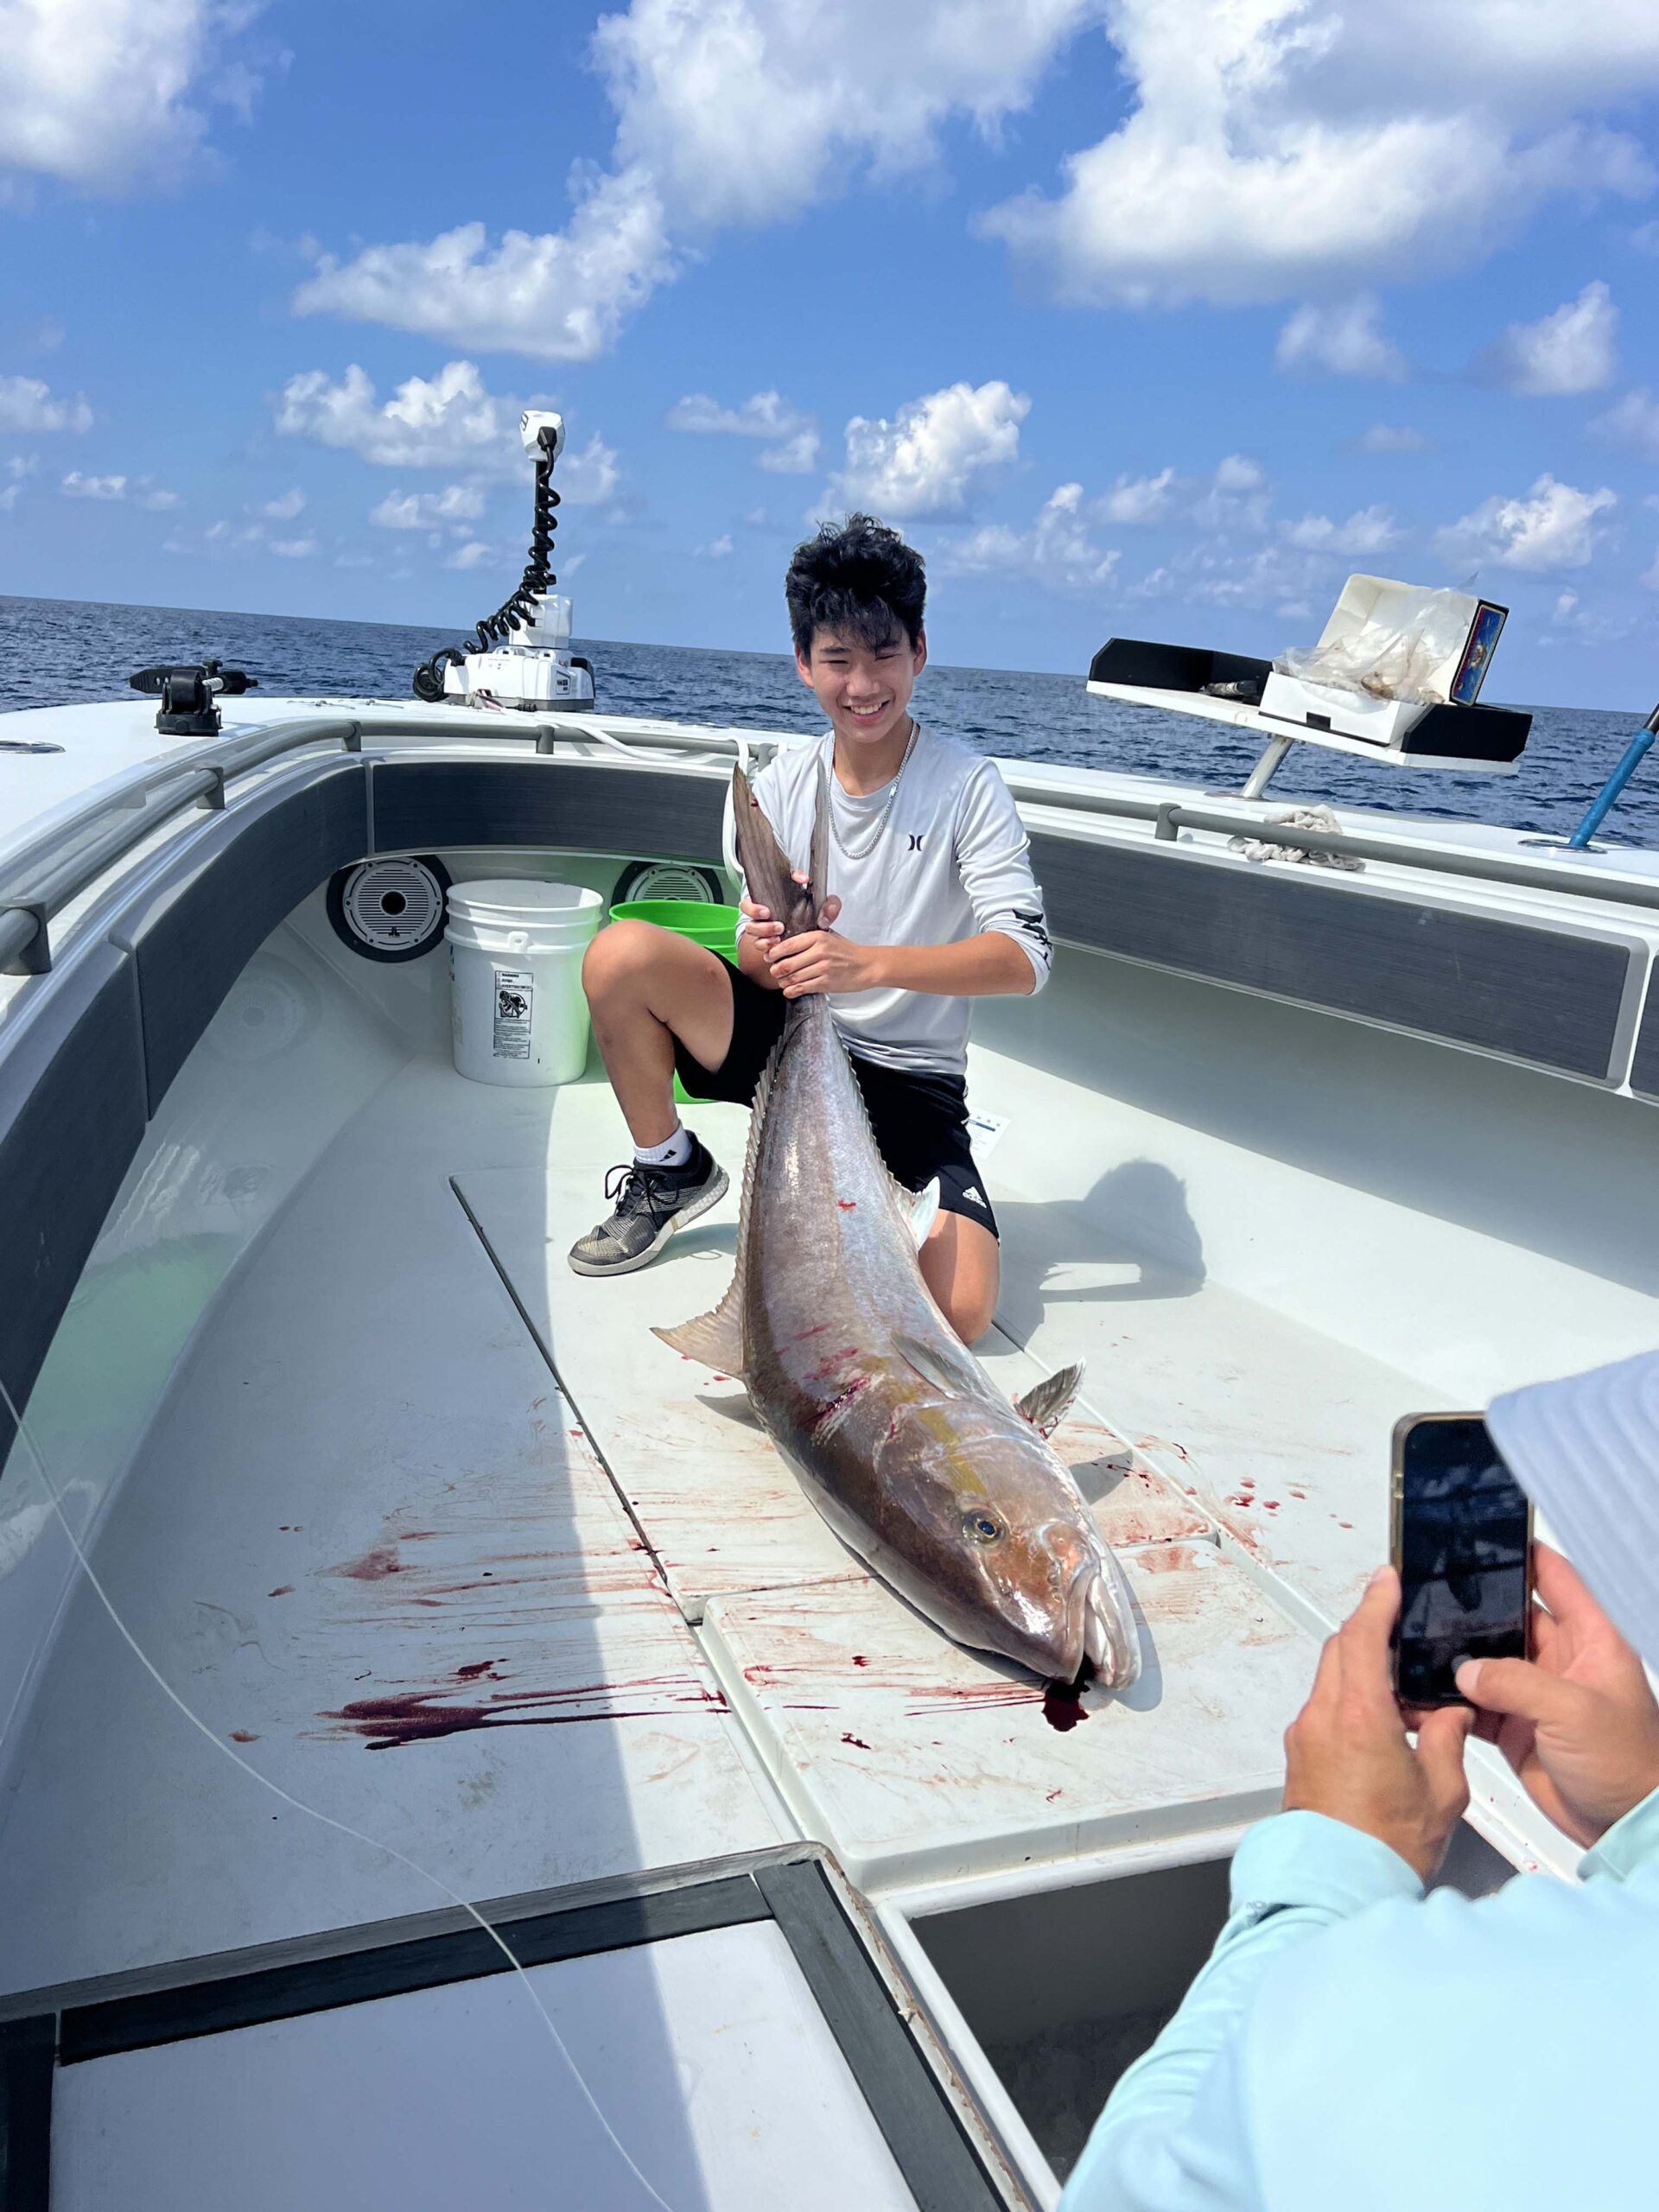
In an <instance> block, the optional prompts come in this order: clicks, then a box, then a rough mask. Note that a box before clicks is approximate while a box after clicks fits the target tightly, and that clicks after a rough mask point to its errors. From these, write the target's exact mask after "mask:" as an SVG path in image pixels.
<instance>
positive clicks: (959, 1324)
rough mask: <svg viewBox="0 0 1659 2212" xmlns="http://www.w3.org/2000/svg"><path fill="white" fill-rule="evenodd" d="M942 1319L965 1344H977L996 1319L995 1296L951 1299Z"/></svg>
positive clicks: (970, 1295) (980, 1295) (979, 1295)
mask: <svg viewBox="0 0 1659 2212" xmlns="http://www.w3.org/2000/svg"><path fill="white" fill-rule="evenodd" d="M944 1318H945V1319H946V1320H947V1321H949V1323H950V1325H951V1327H952V1328H953V1329H954V1330H955V1331H956V1332H957V1335H958V1336H959V1337H960V1338H962V1341H963V1344H977V1343H978V1342H979V1339H980V1338H982V1336H983V1335H984V1333H985V1332H986V1330H987V1329H988V1328H989V1327H990V1325H991V1323H992V1321H993V1320H994V1319H995V1318H996V1299H995V1294H993V1295H991V1296H986V1295H985V1294H983V1293H981V1294H978V1295H977V1296H976V1295H973V1294H969V1296H967V1297H962V1296H957V1297H953V1298H952V1299H951V1300H950V1303H949V1304H948V1305H947V1306H946V1307H945V1313H944Z"/></svg>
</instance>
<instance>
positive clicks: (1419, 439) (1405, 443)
mask: <svg viewBox="0 0 1659 2212" xmlns="http://www.w3.org/2000/svg"><path fill="white" fill-rule="evenodd" d="M1433 450H1434V441H1433V438H1431V437H1430V436H1429V435H1428V434H1427V431H1426V430H1414V429H1411V428H1410V427H1409V425H1408V424H1405V423H1372V425H1371V427H1370V429H1369V430H1365V431H1363V432H1362V433H1361V434H1360V435H1359V436H1358V437H1357V438H1356V439H1355V440H1354V451H1355V452H1356V453H1376V454H1413V453H1433Z"/></svg>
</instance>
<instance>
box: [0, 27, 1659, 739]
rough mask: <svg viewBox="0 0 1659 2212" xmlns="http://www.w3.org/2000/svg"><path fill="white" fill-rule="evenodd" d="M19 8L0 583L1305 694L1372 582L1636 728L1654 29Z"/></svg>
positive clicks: (1658, 114)
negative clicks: (1303, 674) (874, 612)
mask: <svg viewBox="0 0 1659 2212" xmlns="http://www.w3.org/2000/svg"><path fill="white" fill-rule="evenodd" d="M538 13H539V20H538V19H537V16H536V15H527V14H526V12H525V11H524V10H522V9H512V10H508V9H506V8H504V7H499V6H496V5H494V4H493V0H481V3H480V4H479V5H476V6H474V8H473V9H472V10H469V11H468V12H467V16H466V17H465V20H464V24H463V23H462V22H461V19H459V18H458V17H457V16H456V13H455V11H454V9H453V8H442V9H440V7H439V6H437V5H436V4H435V0H403V4H401V5H400V6H399V7H398V8H397V10H387V9H384V8H364V7H359V8H356V9H349V8H348V9H340V8H334V9H330V10H324V9H323V8H321V6H318V5H316V4H315V0H269V4H266V5H264V6H258V5H254V4H246V3H245V0H97V4H93V0H0V241H3V255H4V262H3V267H4V274H5V281H4V283H3V288H0V591H6V592H16V593H23V594H41V595H46V596H64V597H74V598H106V599H113V600H130V601H149V602H156V603H161V604H166V605H175V606H192V607H245V608H253V609H258V610H262V611H270V612H277V613H309V614H326V615H333V616H343V617H353V616H360V617H365V618H372V619H375V620H409V621H413V622H421V623H431V624H448V623H450V622H453V623H454V624H455V625H456V626H457V628H458V629H459V628H461V627H462V626H465V625H466V624H467V622H468V621H469V620H471V619H472V618H473V617H474V616H476V615H477V614H479V613H482V612H486V611H487V610H488V609H490V608H492V607H494V605H495V604H496V603H497V602H498V601H499V600H500V599H501V598H503V597H504V596H505V593H506V592H507V590H508V589H509V588H511V586H512V583H513V582H515V581H516V579H517V576H518V572H519V570H520V569H521V567H522V565H523V561H524V539H525V535H526V530H527V524H528V512H529V498H528V478H527V474H526V471H525V465H524V462H523V461H522V458H521V457H520V456H519V454H518V443H517V438H516V435H515V427H514V426H515V423H516V417H517V413H518V408H519V407H520V406H521V405H522V404H524V401H526V400H528V399H532V398H533V399H538V400H540V401H542V402H543V403H548V404H556V405H558V406H559V407H561V408H562V409H563V410H564V411H565V413H566V415H567V417H568V420H569V451H568V454H567V456H566V460H565V461H564V462H563V464H562V465H561V471H560V475H559V479H558V480H559V481H560V483H561V484H562V486H563V487H564V490H565V492H566V504H565V505H564V508H563V527H562V530H561V535H560V547H561V558H560V562H559V567H560V571H561V576H562V579H563V581H565V582H568V584H569V588H570V589H571V591H572V594H573V595H574V597H575V602H576V622H577V628H578V631H579V632H582V633H583V634H585V635H588V636H596V637H619V638H632V639H650V640H660V641H667V642H677V643H685V644H701V645H726V646H734V647H744V648H754V649H775V648H777V647H778V646H779V645H781V644H782V642H783V621H782V604H781V590H780V583H781V575H782V571H783V568H784V565H785V562H786V559H787V556H788V552H789V549H790V546H791V543H793V542H794V540H795V539H796V537H798V536H799V535H800V534H802V532H803V531H804V529H805V528H806V526H807V525H808V524H809V522H810V518H812V517H814V516H816V515H817V514H821V513H828V512H838V511H844V510H845V509H846V508H847V507H848V506H849V505H865V506H868V507H871V508H873V509H874V511H875V512H880V513H882V514H884V515H885V516H887V518H888V519H890V520H892V521H893V522H895V523H897V524H899V525H900V526H902V527H903V528H904V529H905V530H906V531H907V532H908V533H909V534H910V535H911V536H912V537H913V538H914V539H915V541H916V542H917V543H918V544H920V545H921V546H922V547H923V549H924V550H925V552H926V554H927V556H928V559H929V566H930V572H931V577H932V594H931V623H930V629H931V639H932V644H933V647H934V651H935V652H936V653H937V654H938V655H939V656H940V657H941V658H944V659H945V660H947V661H950V662H956V663H964V664H990V665H999V666H1012V667H1027V668H1051V669H1078V670H1081V668H1082V667H1083V665H1084V664H1085V662H1086V660H1087V658H1088V656H1089V655H1090V652H1092V651H1093V649H1094V648H1095V646H1096V645H1098V644H1099V643H1100V642H1101V640H1102V639H1103V638H1105V637H1106V636H1108V635H1109V634H1112V633H1114V632H1116V633H1118V634H1123V635H1131V636H1150V637H1165V638H1173V639H1184V640H1189V641H1192V642H1199V643H1214V644H1217V645H1229V646H1232V647H1236V648H1238V649H1243V650H1246V651H1255V652H1276V651H1278V650H1280V649H1281V648H1282V647H1283V646H1286V645H1297V644H1306V643H1309V642H1311V641H1312V639H1313V637H1314V636H1315V635H1316V634H1317V632H1318V630H1319V626H1320V625H1321V623H1322V622H1323V620H1324V617H1325V613H1327V612H1328V610H1329V607H1330V606H1331V604H1332V601H1333V600H1334V598H1335V596H1336V594H1337V592H1338V589H1339V588H1340V586H1341V583H1342V581H1343V579H1344V576H1345V575H1347V574H1348V573H1349V571H1350V570H1351V569H1369V570H1371V571H1373V572H1379V573H1382V574H1384V575H1399V576H1402V577H1406V578H1408V579H1409V580H1410V581H1413V582H1427V583H1442V582H1444V583H1454V584H1466V583H1469V582H1471V581H1472V582H1474V584H1475V585H1476V587H1477V588H1478V589H1480V590H1481V591H1483V592H1484V593H1485V594H1488V595H1489V596H1491V597H1494V598H1496V599H1497V600H1499V601H1503V602H1504V603H1506V604H1508V605H1510V607H1512V608H1513V609H1514V611H1515V620H1512V622H1511V624H1510V630H1509V632H1508V635H1507V636H1506V638H1505V640H1504V643H1503V646H1502V648H1501V649H1500V653H1499V657H1498V660H1497V665H1496V669H1495V672H1494V677H1493V679H1492V685H1491V690H1492V695H1493V696H1508V697H1516V698H1524V699H1529V700H1533V701H1539V702H1562V703H1579V704H1585V705H1599V706H1614V707H1624V708H1640V709H1643V711H1645V709H1647V708H1648V707H1649V706H1650V705H1651V704H1652V702H1653V699H1654V697H1655V696H1659V305H1656V290H1659V10H1656V9H1655V8H1654V7H1653V6H1652V4H1651V0H1573V4H1571V5H1568V4H1567V0H1458V4H1457V5H1456V6H1455V7H1453V8H1447V7H1446V5H1445V4H1444V0H1368V4H1367V5H1366V7H1365V8H1364V9H1363V10H1359V9H1357V8H1354V7H1342V6H1336V5H1327V4H1321V3H1320V0H1225V4H1223V0H900V4H899V6H897V7H895V6H893V4H892V0H838V4H837V6H836V8H835V9H834V10H824V9H823V7H822V6H821V5H818V4H816V0H630V4H627V5H626V6H622V5H619V6H617V7H615V8H613V10H611V12H610V13H608V14H601V12H600V11H597V10H588V9H584V8H581V7H573V8H565V9H562V10H556V11H554V10H546V11H538Z"/></svg>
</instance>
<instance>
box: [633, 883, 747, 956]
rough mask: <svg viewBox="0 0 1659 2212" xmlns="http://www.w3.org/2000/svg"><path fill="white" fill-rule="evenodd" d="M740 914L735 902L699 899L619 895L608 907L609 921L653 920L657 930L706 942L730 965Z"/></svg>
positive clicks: (698, 942)
mask: <svg viewBox="0 0 1659 2212" xmlns="http://www.w3.org/2000/svg"><path fill="white" fill-rule="evenodd" d="M611 919H612V920H613V922H655V924H656V925H657V926H658V929H659V930H672V931H674V932H675V934H676V936H677V937H689V938H690V940H691V942H692V944H706V945H707V946H708V947H709V950H710V951H711V952H717V953H719V955H720V957H721V959H722V960H729V961H730V962H731V963H732V965H733V967H734V968H735V967H736V965H737V925H738V922H739V919H740V916H739V914H738V911H737V909H736V907H735V906H713V905H710V904H709V903H707V902H705V901H704V900H702V899H620V900H619V901H618V903H617V904H616V905H615V906H613V907H612V909H611Z"/></svg>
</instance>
